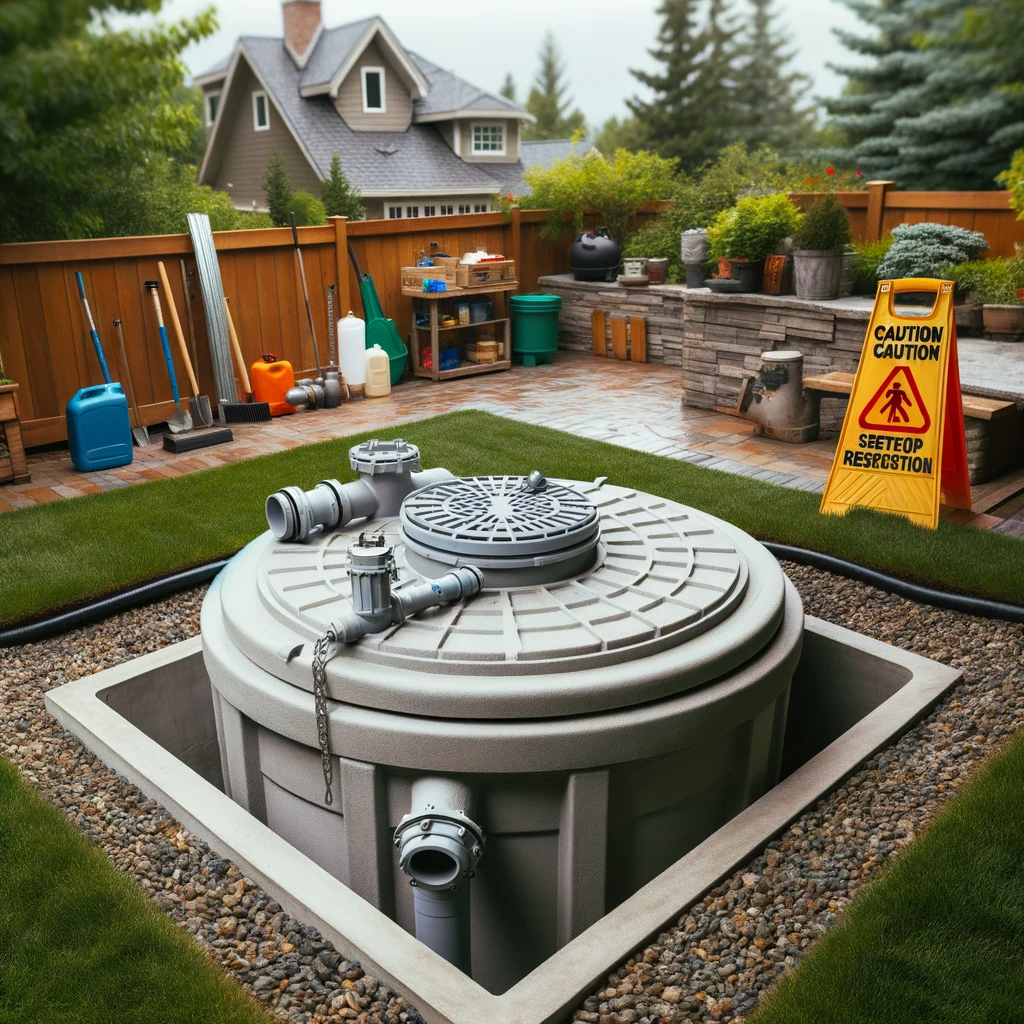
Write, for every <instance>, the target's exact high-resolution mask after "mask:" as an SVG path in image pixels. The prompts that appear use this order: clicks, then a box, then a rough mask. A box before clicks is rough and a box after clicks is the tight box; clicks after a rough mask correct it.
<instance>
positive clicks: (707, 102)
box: [627, 0, 742, 171]
mask: <svg viewBox="0 0 1024 1024" xmlns="http://www.w3.org/2000/svg"><path fill="white" fill-rule="evenodd" d="M658 13H659V14H660V15H661V17H662V24H661V28H660V29H659V31H658V46H657V47H655V48H654V49H653V50H649V51H648V52H649V53H650V55H651V56H652V57H653V58H654V59H655V60H656V61H658V63H659V64H662V65H663V69H662V70H661V71H659V72H655V73H650V72H646V71H635V70H634V71H631V72H630V73H631V74H632V75H633V76H634V77H635V78H636V79H637V80H638V81H640V82H641V83H643V84H644V85H646V86H647V87H648V88H649V89H651V90H652V91H653V92H654V98H653V99H652V100H650V101H649V102H648V101H643V100H640V99H638V98H636V97H634V98H633V99H632V100H628V101H627V106H628V107H629V109H630V110H631V111H632V113H633V115H634V117H636V119H637V120H638V121H640V123H641V124H643V126H644V130H645V132H646V134H647V136H648V138H649V140H650V142H651V144H652V145H653V146H655V147H657V149H658V150H659V152H661V153H662V155H664V156H668V157H678V159H679V161H680V165H681V166H682V168H683V170H686V171H692V170H694V169H696V168H697V167H700V166H702V165H703V164H705V163H706V162H707V161H708V160H711V159H713V158H714V157H715V155H716V154H717V153H718V152H719V150H721V149H722V148H723V147H724V146H726V145H728V144H729V143H730V142H731V141H733V140H734V139H735V138H737V137H738V135H739V133H740V129H741V127H742V112H741V111H740V110H739V109H738V107H737V102H736V84H735V81H734V63H735V51H736V41H735V37H736V34H737V31H738V30H737V29H736V28H735V26H734V25H733V24H732V23H731V20H730V19H729V18H728V14H727V11H726V6H725V0H710V3H709V5H708V12H707V20H706V23H705V24H704V26H699V24H698V13H699V7H698V0H662V3H661V6H660V7H659V8H658Z"/></svg>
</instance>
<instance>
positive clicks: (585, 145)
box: [519, 139, 594, 167]
mask: <svg viewBox="0 0 1024 1024" xmlns="http://www.w3.org/2000/svg"><path fill="white" fill-rule="evenodd" d="M593 148H594V144H593V142H591V141H590V139H582V140H581V141H580V144H579V146H578V147H577V149H576V152H577V153H579V155H580V156H583V154H584V153H586V152H587V151H588V150H591V149H593ZM571 152H572V139H538V140H537V141H536V142H520V143H519V158H520V160H521V161H522V163H523V166H524V167H536V166H538V165H540V166H541V167H550V166H551V165H552V164H553V163H554V162H555V161H556V160H564V159H565V158H566V157H567V156H568V155H569V154H570V153H571Z"/></svg>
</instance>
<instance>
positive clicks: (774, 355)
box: [761, 348, 804, 363]
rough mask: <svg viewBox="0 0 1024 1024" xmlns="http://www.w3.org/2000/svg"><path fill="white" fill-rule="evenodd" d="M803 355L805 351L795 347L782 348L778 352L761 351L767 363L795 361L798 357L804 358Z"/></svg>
mask: <svg viewBox="0 0 1024 1024" xmlns="http://www.w3.org/2000/svg"><path fill="white" fill-rule="evenodd" d="M803 357H804V354H803V352H797V350H796V349H793V348H787V349H781V350H780V351H778V352H762V353H761V359H762V361H763V362H766V363H795V362H796V361H797V360H798V359H803Z"/></svg>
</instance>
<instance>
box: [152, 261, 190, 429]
mask: <svg viewBox="0 0 1024 1024" xmlns="http://www.w3.org/2000/svg"><path fill="white" fill-rule="evenodd" d="M146 290H147V291H148V292H149V294H150V295H151V296H152V297H153V308H154V309H155V310H156V322H157V326H158V327H159V328H160V344H161V345H162V346H163V350H164V362H166V363H167V376H168V377H169V378H170V381H171V395H172V396H173V397H174V415H173V416H171V418H170V419H169V420H168V421H167V426H168V428H169V429H170V431H171V433H172V434H177V433H178V432H179V431H181V430H191V429H192V416H191V414H190V413H187V412H183V411H182V408H181V398H180V396H179V395H178V378H177V377H176V376H175V375H174V360H173V359H172V358H171V346H170V344H169V343H168V341H167V328H166V327H164V314H163V310H161V308H160V294H159V293H160V282H159V281H147V282H146Z"/></svg>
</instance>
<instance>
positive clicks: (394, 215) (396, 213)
mask: <svg viewBox="0 0 1024 1024" xmlns="http://www.w3.org/2000/svg"><path fill="white" fill-rule="evenodd" d="M401 219H402V208H401V207H400V206H389V207H388V220H401Z"/></svg>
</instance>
